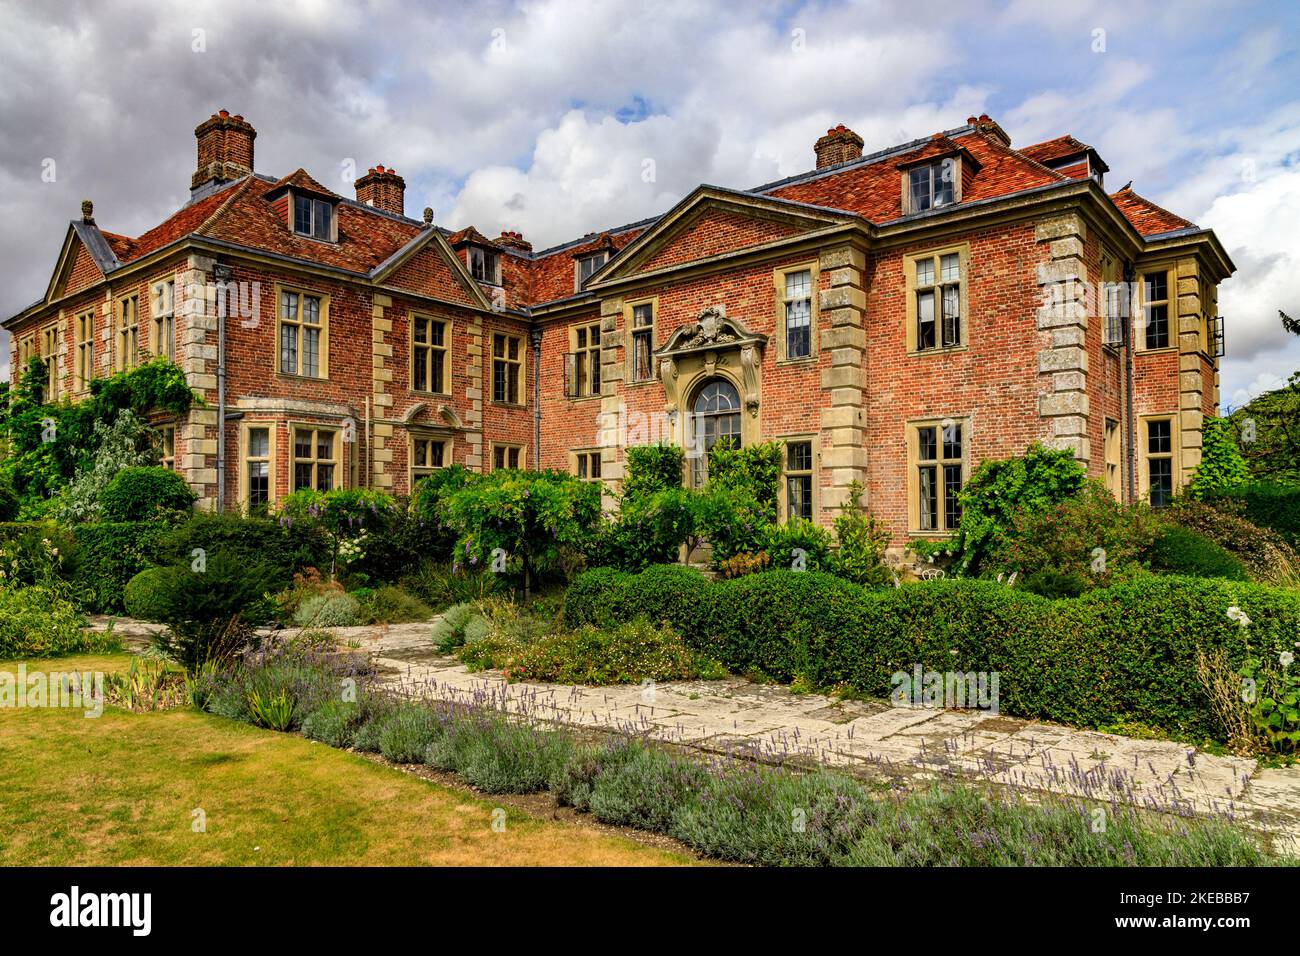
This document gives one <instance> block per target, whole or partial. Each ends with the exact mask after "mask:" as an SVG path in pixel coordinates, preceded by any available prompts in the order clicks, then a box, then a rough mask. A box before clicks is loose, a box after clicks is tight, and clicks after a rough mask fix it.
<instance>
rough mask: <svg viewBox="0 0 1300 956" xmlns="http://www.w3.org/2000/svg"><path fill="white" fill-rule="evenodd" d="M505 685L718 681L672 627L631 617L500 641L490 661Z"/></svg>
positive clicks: (713, 668) (715, 669) (714, 669)
mask: <svg viewBox="0 0 1300 956" xmlns="http://www.w3.org/2000/svg"><path fill="white" fill-rule="evenodd" d="M481 656H482V655H479V658H480V659H479V660H478V661H477V662H478V663H479V664H480V665H483V664H485V663H486V665H487V666H491V667H494V668H497V669H500V670H501V671H502V672H503V673H504V674H505V677H506V680H508V681H532V682H540V683H551V684H588V685H606V684H636V683H639V682H641V681H644V680H656V681H667V680H689V679H692V678H703V679H705V680H710V679H717V678H721V677H725V676H726V672H725V671H724V670H722V668H721V667H719V666H718V665H716V664H714V663H713V662H712V661H708V660H706V659H704V658H702V657H701V656H700V655H698V654H696V653H694V652H693V651H691V650H689V649H688V648H687V647H686V645H685V644H683V643H682V639H681V637H680V636H679V635H678V634H677V633H676V632H675V631H673V630H672V629H671V628H668V627H665V626H663V625H653V624H651V623H650V622H649V621H647V620H646V619H645V618H643V617H641V618H635V619H634V620H631V621H627V622H625V623H622V624H618V625H616V626H613V627H608V628H598V627H594V626H591V625H587V626H584V627H580V628H578V629H576V630H566V629H561V630H557V631H553V632H551V633H547V634H545V635H544V636H542V637H540V638H538V639H536V640H533V641H531V642H527V643H525V642H509V643H506V642H503V643H502V644H500V645H498V646H496V647H494V648H493V649H492V658H491V660H490V662H484V661H482V660H481Z"/></svg>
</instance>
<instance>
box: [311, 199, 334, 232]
mask: <svg viewBox="0 0 1300 956" xmlns="http://www.w3.org/2000/svg"><path fill="white" fill-rule="evenodd" d="M333 214H334V209H333V207H332V206H331V205H330V204H329V203H327V202H325V201H324V200H322V199H318V200H316V222H315V224H314V225H315V236H316V238H317V239H328V238H329V237H330V218H331V216H333Z"/></svg>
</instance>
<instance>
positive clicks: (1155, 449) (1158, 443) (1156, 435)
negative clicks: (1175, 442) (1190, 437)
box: [1147, 419, 1173, 455]
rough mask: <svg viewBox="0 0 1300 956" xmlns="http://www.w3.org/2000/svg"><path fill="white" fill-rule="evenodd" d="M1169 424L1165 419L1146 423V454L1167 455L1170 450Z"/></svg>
mask: <svg viewBox="0 0 1300 956" xmlns="http://www.w3.org/2000/svg"><path fill="white" fill-rule="evenodd" d="M1171 424H1172V423H1171V422H1170V421H1169V420H1168V419H1166V420H1164V421H1158V422H1147V452H1148V453H1150V454H1152V455H1167V454H1169V452H1170V451H1171V450H1172V447H1173V446H1172V444H1171V440H1170V439H1171V431H1170V426H1171Z"/></svg>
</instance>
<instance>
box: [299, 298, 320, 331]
mask: <svg viewBox="0 0 1300 956" xmlns="http://www.w3.org/2000/svg"><path fill="white" fill-rule="evenodd" d="M302 320H303V321H304V322H307V323H309V324H311V325H320V299H318V298H316V296H314V295H305V296H303V297H302Z"/></svg>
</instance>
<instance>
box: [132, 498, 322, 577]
mask: <svg viewBox="0 0 1300 956" xmlns="http://www.w3.org/2000/svg"><path fill="white" fill-rule="evenodd" d="M195 549H201V550H202V552H203V553H205V554H207V555H209V556H211V555H214V554H217V553H219V552H220V553H224V554H229V555H231V556H233V557H237V558H239V559H241V560H244V561H249V562H256V563H258V564H262V565H264V566H265V567H266V568H267V569H268V571H269V573H270V577H269V578H268V579H267V582H266V587H267V590H269V591H278V590H280V589H282V588H285V587H288V586H289V584H290V583H291V582H292V581H293V576H294V575H295V574H297V573H300V572H303V571H305V570H306V569H307V568H328V566H329V562H330V553H331V544H330V539H329V536H328V535H327V534H326V533H325V531H324V529H322V528H321V527H320V526H319V525H317V524H315V523H313V522H280V521H275V520H273V519H271V518H261V517H250V518H245V517H241V516H240V515H237V514H210V513H207V512H197V513H195V514H193V515H192V516H191V517H189V518H188V519H187V520H185V521H182V522H180V523H179V524H177V525H175V526H173V527H170V528H166V529H164V530H162V531H161V532H159V533H158V534H157V535H155V536H154V537H153V540H152V545H151V548H150V551H149V557H150V558H151V559H152V560H153V561H154V562H155V563H157V564H175V563H186V564H188V563H190V562H191V561H192V560H194V558H195V556H196V555H195Z"/></svg>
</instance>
